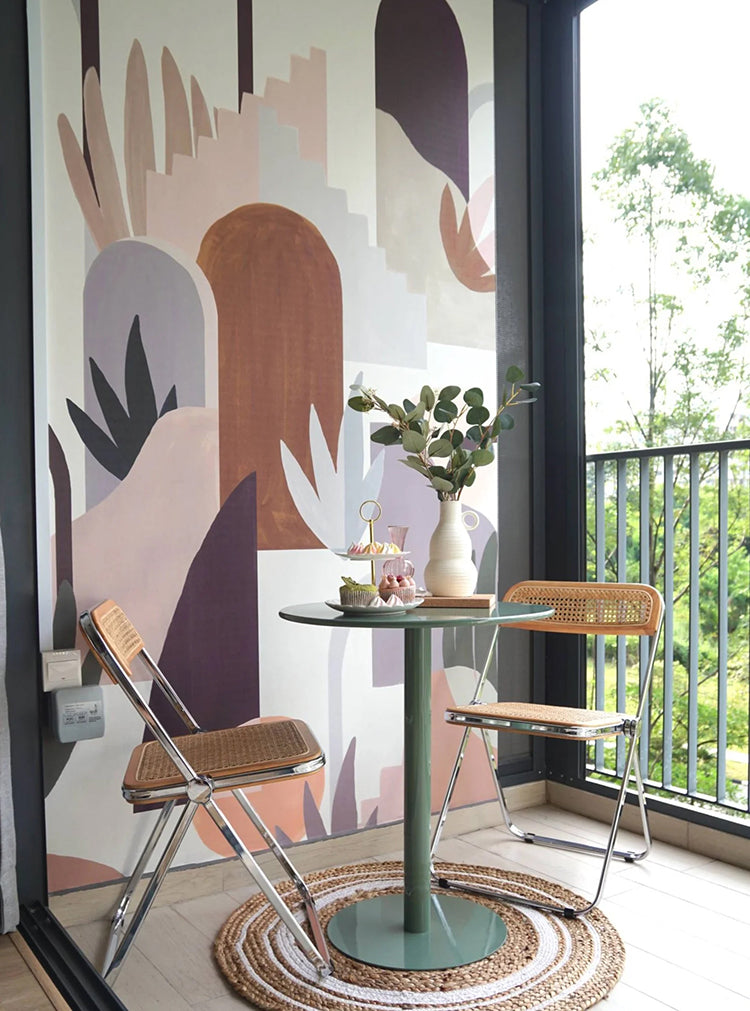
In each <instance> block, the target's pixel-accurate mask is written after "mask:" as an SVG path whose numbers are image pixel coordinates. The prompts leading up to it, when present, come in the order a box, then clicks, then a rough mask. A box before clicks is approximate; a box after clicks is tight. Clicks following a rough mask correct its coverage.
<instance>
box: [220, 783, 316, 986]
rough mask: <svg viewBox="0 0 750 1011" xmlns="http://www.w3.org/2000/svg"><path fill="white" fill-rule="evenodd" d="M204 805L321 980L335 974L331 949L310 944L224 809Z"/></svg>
mask: <svg viewBox="0 0 750 1011" xmlns="http://www.w3.org/2000/svg"><path fill="white" fill-rule="evenodd" d="M232 792H234V791H232ZM204 804H205V808H206V811H207V812H208V814H209V815H210V816H211V818H212V819H213V821H214V824H215V825H216V827H217V828H218V829H219V831H220V832H221V834H222V836H223V837H224V839H226V841H227V842H228V843H229V845H230V846H231V847H232V849H233V850H234V852H235V853H236V854H237V856H238V857H239V858H240V860H241V861H242V863H243V864H244V865H245V868H246V869H247V871H248V872H249V873H250V875H251V876H252V877H253V878H254V880H255V882H256V884H257V885H258V887H259V888H260V890H261V891H262V892H263V894H264V895H265V896H266V898H267V899H268V901H269V902H270V904H271V906H272V907H273V908H274V910H275V911H276V913H277V915H278V917H279V919H280V920H281V921H282V922H283V923H284V924H285V925H286V927H287V928H288V929H289V930H290V931H291V933H292V936H293V937H294V939H295V941H296V942H297V944H299V946H300V947H301V948H302V950H303V951H304V953H305V954H306V955H307V957H308V958H309V959H310V961H311V962H312V964H313V965H314V966H315V968H316V969H317V971H318V974H319V976H320V977H321V978H324V977H325V976H329V975H330V974H331V972H332V971H333V965H332V963H331V960H330V956H328V957H327V958H326V956H327V955H328V949H327V947H326V948H325V952H326V954H325V955H324V954H323V953H322V952H321V951H319V950H318V948H317V947H316V945H315V944H314V943H313V942H312V941H311V940H310V938H309V937H308V936H307V934H306V933H305V931H304V930H303V929H302V927H301V926H300V925H299V923H298V922H297V920H296V919H295V917H294V916H293V914H292V913H291V911H290V909H289V907H288V906H287V905H286V903H285V902H284V900H283V899H282V898H281V896H280V895H279V893H278V892H277V891H276V889H275V888H274V886H273V884H272V883H271V881H270V880H269V879H268V877H267V876H266V875H265V873H264V872H263V870H262V869H261V867H260V865H259V864H258V863H257V861H256V860H255V858H254V857H253V855H252V853H251V852H250V850H249V849H248V848H247V847H246V846H245V844H244V843H243V842H242V840H241V839H240V837H239V836H238V835H237V833H236V832H235V830H234V828H233V827H232V825H231V824H230V823H229V822H228V821H227V819H226V818H225V817H224V815H223V813H222V811H221V809H220V808H219V807H218V805H217V804H216V801H215V800H213V798H209V799H208V800H207V801H205V802H204ZM243 810H246V809H245V807H244V805H243ZM252 820H253V823H254V824H255V819H252ZM266 831H268V829H266ZM277 846H278V844H277ZM295 874H296V871H295ZM316 919H317V917H316ZM321 936H322V931H321ZM323 943H324V945H325V940H324V941H323Z"/></svg>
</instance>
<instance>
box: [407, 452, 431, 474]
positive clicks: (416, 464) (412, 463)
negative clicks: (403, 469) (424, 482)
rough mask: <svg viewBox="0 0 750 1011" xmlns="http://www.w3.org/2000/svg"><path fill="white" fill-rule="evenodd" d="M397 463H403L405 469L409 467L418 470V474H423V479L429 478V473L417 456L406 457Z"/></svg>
mask: <svg viewBox="0 0 750 1011" xmlns="http://www.w3.org/2000/svg"><path fill="white" fill-rule="evenodd" d="M399 463H405V464H406V466H407V467H411V469H412V470H418V471H419V473H420V474H424V476H425V477H430V472H429V470H428V468H427V467H425V465H424V464H423V463H422V461H421V460H420V459H419V457H418V456H407V457H405V458H404V459H403V460H400V461H399Z"/></svg>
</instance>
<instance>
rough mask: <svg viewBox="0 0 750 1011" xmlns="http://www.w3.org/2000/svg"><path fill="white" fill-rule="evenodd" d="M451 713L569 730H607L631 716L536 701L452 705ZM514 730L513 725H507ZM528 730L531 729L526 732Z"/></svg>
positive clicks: (449, 709) (449, 710) (447, 710)
mask: <svg viewBox="0 0 750 1011" xmlns="http://www.w3.org/2000/svg"><path fill="white" fill-rule="evenodd" d="M446 712H448V713H457V714H462V715H465V716H469V717H472V716H474V717H477V716H478V717H482V718H484V717H489V718H493V717H494V718H497V719H502V720H511V721H513V720H517V721H518V722H519V723H522V724H524V725H525V724H528V723H544V724H549V725H551V726H556V727H560V728H561V729H565V730H575V729H577V728H580V729H581V730H586V731H596V730H603V729H605V728H612V727H613V726H614V725H617V724H619V725H620V727H621V729H620V730H619V731H612V730H611V729H610V732H615V733H622V724H623V723H624V721H626V720H627V719H628V716H627V715H626V714H624V713H608V712H604V711H602V710H597V709H573V708H571V707H569V706H545V705H537V704H535V703H532V702H486V703H484V702H483V703H477V704H475V705H470V706H448V707H447V709H446ZM505 729H507V730H511V729H512V727H507V728H505ZM525 732H526V733H528V731H525Z"/></svg>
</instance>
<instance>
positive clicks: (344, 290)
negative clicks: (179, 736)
mask: <svg viewBox="0 0 750 1011" xmlns="http://www.w3.org/2000/svg"><path fill="white" fill-rule="evenodd" d="M29 7H30V11H32V12H33V13H35V17H34V18H32V20H31V24H32V30H31V32H30V36H31V37H30V46H31V50H32V53H33V59H32V76H33V80H32V89H33V90H34V93H35V94H36V95H37V101H36V104H35V109H36V111H35V114H34V115H35V130H34V135H35V138H36V139H35V151H34V157H35V160H36V163H37V164H38V165H41V167H42V172H41V175H40V176H39V178H40V179H41V191H38V192H37V193H36V194H35V199H36V206H37V207H42V208H43V211H42V214H41V221H42V224H41V227H40V228H38V229H37V233H36V241H37V246H38V247H41V256H40V250H39V248H38V249H37V256H38V259H39V260H40V261H41V262H42V263H43V275H44V276H43V278H42V283H43V289H44V300H45V301H44V305H43V306H42V307H40V312H39V318H40V321H41V322H40V333H38V335H37V346H38V347H41V348H42V349H43V368H38V372H37V375H38V380H39V387H38V389H37V398H38V410H39V412H40V415H41V416H42V417H44V418H45V419H46V421H47V424H48V442H47V443H46V444H45V446H44V447H43V449H44V451H45V452H46V454H47V456H48V464H49V466H48V480H47V483H46V485H45V484H44V483H43V484H42V485H41V487H40V488H39V495H40V504H41V508H42V509H43V510H44V512H45V513H46V512H48V513H49V517H50V521H49V522H50V534H51V536H50V538H49V542H47V541H46V540H45V542H44V543H41V544H40V546H39V547H40V553H41V556H42V559H43V572H44V573H45V574H47V573H48V575H46V582H45V579H44V578H43V580H42V591H41V593H42V614H41V624H42V637H43V640H44V638H45V637H46V639H47V643H46V645H49V646H52V645H54V646H55V647H57V648H70V647H73V646H74V645H77V646H79V647H81V648H83V644H82V642H81V639H80V634H79V633H78V632H77V615H78V614H79V613H80V611H81V610H83V609H84V608H87V607H89V606H92V605H94V604H96V603H98V602H99V601H100V600H102V599H104V598H107V597H112V598H113V599H115V600H116V601H117V602H118V603H119V604H120V605H121V606H122V607H123V609H124V610H125V611H126V613H128V615H129V616H130V617H131V619H132V620H133V622H134V623H135V624H136V626H137V627H138V629H139V631H140V632H141V634H142V636H143V638H144V640H145V642H146V644H147V646H148V648H149V650H150V652H151V653H152V654H153V655H154V656H155V657H156V658H157V659H158V660H159V662H160V664H161V665H162V666H163V667H164V669H165V671H166V673H167V675H168V676H169V677H170V679H171V680H172V682H173V683H174V685H175V687H176V688H177V690H178V691H179V692H180V694H181V695H182V696H183V697H184V699H185V700H186V702H187V704H188V706H189V708H191V710H192V711H193V713H194V715H195V716H196V718H197V719H198V720H199V722H200V723H201V724H202V725H203V726H205V727H206V728H208V729H210V728H213V727H220V726H228V725H236V724H240V723H244V722H246V721H249V720H253V719H255V718H258V717H262V716H267V715H272V714H285V715H290V716H299V717H301V718H303V719H305V720H307V721H308V722H309V723H310V724H311V726H312V727H313V728H314V730H315V732H316V733H317V734H318V736H319V737H320V740H321V743H322V744H323V747H324V749H325V751H326V753H327V756H328V764H327V766H326V768H325V769H324V770H321V772H320V773H318V774H316V776H314V777H312V778H310V779H309V780H307V781H306V782H298V783H294V782H292V783H282V784H275V785H273V786H265V787H263V788H261V789H259V790H257V791H256V792H255V793H254V795H253V802H254V803H257V805H258V808H259V809H260V812H261V814H262V816H263V817H264V818H266V820H267V821H268V823H269V824H270V825H271V826H272V827H274V828H276V829H277V830H278V831H279V834H280V837H281V838H282V839H284V840H293V841H296V840H301V839H305V838H308V839H311V838H318V837H321V836H323V835H325V834H327V833H343V832H351V831H354V830H356V829H358V828H362V827H365V826H372V825H377V824H382V823H385V822H389V821H393V820H395V819H398V818H400V817H401V814H402V791H401V778H402V747H403V743H402V715H403V700H402V692H403V689H402V648H403V646H402V638H401V634H400V633H398V632H396V631H392V632H388V631H377V632H370V631H366V630H361V631H360V630H344V629H332V630H328V629H314V628H307V627H304V626H301V625H294V626H290V625H287V624H286V623H284V622H282V621H281V619H280V618H279V617H278V610H279V608H280V607H282V606H283V605H285V604H290V603H299V602H303V601H310V600H324V599H326V598H332V597H336V596H337V587H338V585H339V583H340V579H341V576H342V575H345V574H346V575H353V576H355V577H356V576H358V575H364V570H363V569H361V568H360V569H357V563H354V562H348V561H346V560H343V559H341V558H339V557H337V556H336V555H335V554H334V552H333V550H331V549H336V548H342V547H344V546H346V545H347V544H348V543H350V542H351V541H353V540H358V539H359V538H360V537H361V536H363V534H364V532H365V527H364V524H363V522H362V520H361V519H360V517H359V507H360V504H361V503H362V502H363V501H364V500H366V499H372V498H374V499H377V500H379V502H380V503H381V504H382V508H383V516H382V520H381V521H379V523H378V524H376V529H375V535H376V537H377V538H378V539H381V540H386V539H388V532H387V524H397V525H403V526H408V527H409V532H408V534H407V541H406V548H407V549H408V550H410V552H411V556H410V557H411V558H412V560H413V561H414V564H415V566H416V577H417V580H418V582H421V580H422V577H423V570H424V565H425V564H426V561H427V548H428V542H429V537H430V534H431V532H432V529H433V528H434V526H435V523H436V522H437V515H438V510H437V500H436V498H435V495H434V492H432V491H431V490H430V489H428V488H426V487H424V486H423V484H422V481H421V478H419V476H418V475H416V474H415V473H414V472H411V471H409V470H408V469H407V468H405V467H403V466H402V465H400V463H399V460H398V456H399V454H398V452H397V449H393V448H392V449H386V450H382V448H381V447H377V446H375V445H374V444H372V443H371V442H370V441H369V431H370V420H369V418H368V416H366V415H360V414H355V412H353V411H350V410H346V409H345V405H346V400H347V397H348V396H349V386H350V384H352V383H356V382H362V381H364V382H365V383H367V384H368V385H372V386H375V387H376V388H377V389H378V392H379V393H380V394H381V395H382V396H383V397H384V398H385V399H387V400H388V401H389V402H393V401H398V402H400V401H401V400H403V399H404V398H407V397H408V398H414V394H415V393H417V392H418V391H419V390H420V388H421V386H422V385H423V384H424V383H429V384H431V385H434V386H442V385H445V384H447V383H449V382H450V383H455V384H458V385H461V386H464V387H468V386H474V385H480V386H482V387H483V388H484V389H485V392H486V394H487V395H488V398H489V397H492V396H494V385H495V380H494V376H495V357H496V351H495V323H494V313H495V309H494V305H495V294H494V293H495V276H494V247H495V241H494V234H493V227H494V226H493V222H494V176H493V173H494V150H493V109H492V65H493V64H492V4H491V2H490V0H409V3H403V2H402V0H357V2H356V3H352V2H351V0H320V2H317V3H315V4H311V3H309V2H308V0H214V2H212V3H206V2H205V0H158V2H153V0H129V2H128V3H126V4H122V3H121V2H118V0H44V2H42V3H39V2H38V0H35V2H33V3H31V2H30V4H29ZM35 32H36V34H35ZM415 399H416V398H415ZM492 470H493V468H487V471H488V472H487V473H481V474H480V477H479V479H478V480H477V482H476V484H475V485H474V486H473V487H472V488H470V489H468V490H467V493H466V496H465V505H466V506H467V507H469V508H472V509H474V510H476V511H477V512H478V513H479V515H480V524H479V526H478V527H477V529H476V530H475V531H474V532H473V533H472V539H473V545H474V549H475V553H476V561H477V564H478V567H479V568H480V589H485V590H488V589H490V590H491V589H494V588H495V580H496V554H497V537H496V533H495V520H494V518H495V516H496V511H497V504H496V489H495V484H494V482H495V479H496V475H495V474H493V473H492ZM486 648H487V643H486V641H485V639H484V638H482V637H481V636H480V637H478V638H477V641H476V642H473V641H472V638H471V633H470V632H469V633H465V634H461V635H453V634H452V635H450V636H443V635H442V633H435V635H434V640H433V667H434V675H433V692H434V705H433V711H434V734H433V738H434V750H433V801H434V804H435V806H437V805H438V804H439V800H440V798H441V796H442V791H443V789H444V785H445V781H446V778H447V774H448V767H449V766H450V764H451V761H452V755H453V754H454V751H455V747H456V746H457V740H456V737H455V732H454V731H452V730H451V728H448V727H446V726H445V725H444V723H443V720H442V711H443V708H444V705H445V704H446V703H448V702H449V701H450V700H451V699H452V698H457V699H464V698H466V697H468V694H469V692H470V688H471V684H472V678H473V673H472V671H473V666H474V664H475V663H477V664H478V663H481V662H483V659H484V655H485V652H486ZM83 674H84V681H85V682H87V683H94V682H99V681H100V680H101V673H100V671H99V669H98V666H97V664H96V663H95V661H94V660H93V658H92V657H90V656H86V659H85V661H84V667H83ZM142 687H144V689H145V690H146V691H149V690H150V688H149V686H146V685H144V686H142ZM103 691H104V697H105V713H106V734H105V736H104V737H103V738H102V739H100V740H95V741H86V742H82V743H79V744H76V745H69V744H68V745H63V744H59V743H55V742H54V741H52V740H49V741H48V742H47V744H46V747H45V775H46V789H47V833H48V836H47V837H48V849H49V869H50V889H51V891H55V890H60V889H66V888H72V887H77V886H80V885H84V884H90V883H94V882H100V881H106V880H111V879H113V878H119V877H120V876H122V875H123V874H124V873H129V871H130V869H131V867H132V863H133V860H134V857H135V854H136V853H137V852H138V850H139V849H140V846H141V845H142V842H143V839H144V837H145V834H146V833H147V832H148V829H149V826H150V824H151V823H152V819H153V817H154V814H153V812H150V811H145V812H138V813H134V812H133V810H132V809H131V808H130V807H129V806H128V805H127V804H126V803H125V802H124V801H123V800H122V798H121V796H120V783H121V779H122V774H123V771H124V768H125V765H126V763H127V758H128V756H129V753H130V750H131V749H132V747H133V746H134V745H135V744H137V743H138V742H139V741H140V740H141V739H142V736H143V728H142V726H141V725H139V721H138V718H137V716H136V714H135V713H134V712H133V711H131V709H130V706H129V703H128V702H127V700H126V699H125V698H121V697H120V696H119V689H117V688H116V687H114V686H111V685H109V684H104V685H103ZM155 704H157V711H158V712H159V713H160V714H163V713H164V710H163V708H162V707H160V706H159V705H158V703H155ZM468 761H469V762H470V763H477V775H476V776H475V775H472V774H471V773H465V774H464V775H463V776H462V777H461V780H460V782H459V789H458V791H457V796H456V803H457V804H466V803H470V802H474V801H477V800H482V799H485V798H486V797H489V796H490V793H491V783H490V782H489V778H488V777H487V776H486V773H485V772H484V766H483V764H482V763H483V759H482V756H481V742H480V741H479V740H476V741H472V745H471V749H470V752H469V758H468ZM480 766H481V769H482V771H479V770H480ZM229 808H230V805H228V808H227V809H228V811H229V814H230V817H231V810H230V809H229ZM249 842H250V843H251V845H254V846H257V845H260V843H259V840H257V839H252V838H250V839H249ZM225 853H226V850H225V848H224V847H223V844H222V842H221V840H220V839H219V838H218V837H217V833H216V830H215V829H214V828H213V826H212V824H209V823H208V820H207V819H206V820H205V821H202V820H201V819H200V818H197V819H196V822H195V823H194V827H193V828H192V829H191V834H190V836H189V839H188V840H187V842H186V844H184V845H183V848H182V850H181V853H180V859H181V861H182V862H184V863H194V862H201V861H207V860H212V859H216V858H217V857H218V856H220V855H224V854H225Z"/></svg>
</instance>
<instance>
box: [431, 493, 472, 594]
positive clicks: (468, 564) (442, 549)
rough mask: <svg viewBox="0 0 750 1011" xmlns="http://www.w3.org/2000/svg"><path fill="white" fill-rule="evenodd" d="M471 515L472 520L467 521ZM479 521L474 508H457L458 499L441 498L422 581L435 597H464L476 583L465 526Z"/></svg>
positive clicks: (467, 526)
mask: <svg viewBox="0 0 750 1011" xmlns="http://www.w3.org/2000/svg"><path fill="white" fill-rule="evenodd" d="M472 517H473V519H474V523H473V524H472V525H470V526H469V525H467V521H470V520H471V518H472ZM478 525H479V517H478V516H477V514H476V513H475V512H472V511H471V510H467V511H466V512H462V511H461V503H460V502H453V501H449V502H441V503H440V519H439V521H438V525H437V526H436V527H435V531H434V533H433V535H432V537H431V538H430V560H429V562H428V563H427V565H426V567H425V570H424V583H425V586H426V587H427V589H428V590H429V591H430V593H432V594H433V595H434V596H436V597H467V596H468V595H469V594H470V593H473V592H474V590H475V589H476V585H477V575H478V573H477V567H476V565H475V564H474V563H473V562H472V560H471V538H470V537H469V533H468V531H469V530H474V529H475V528H476V527H477V526H478Z"/></svg>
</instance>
